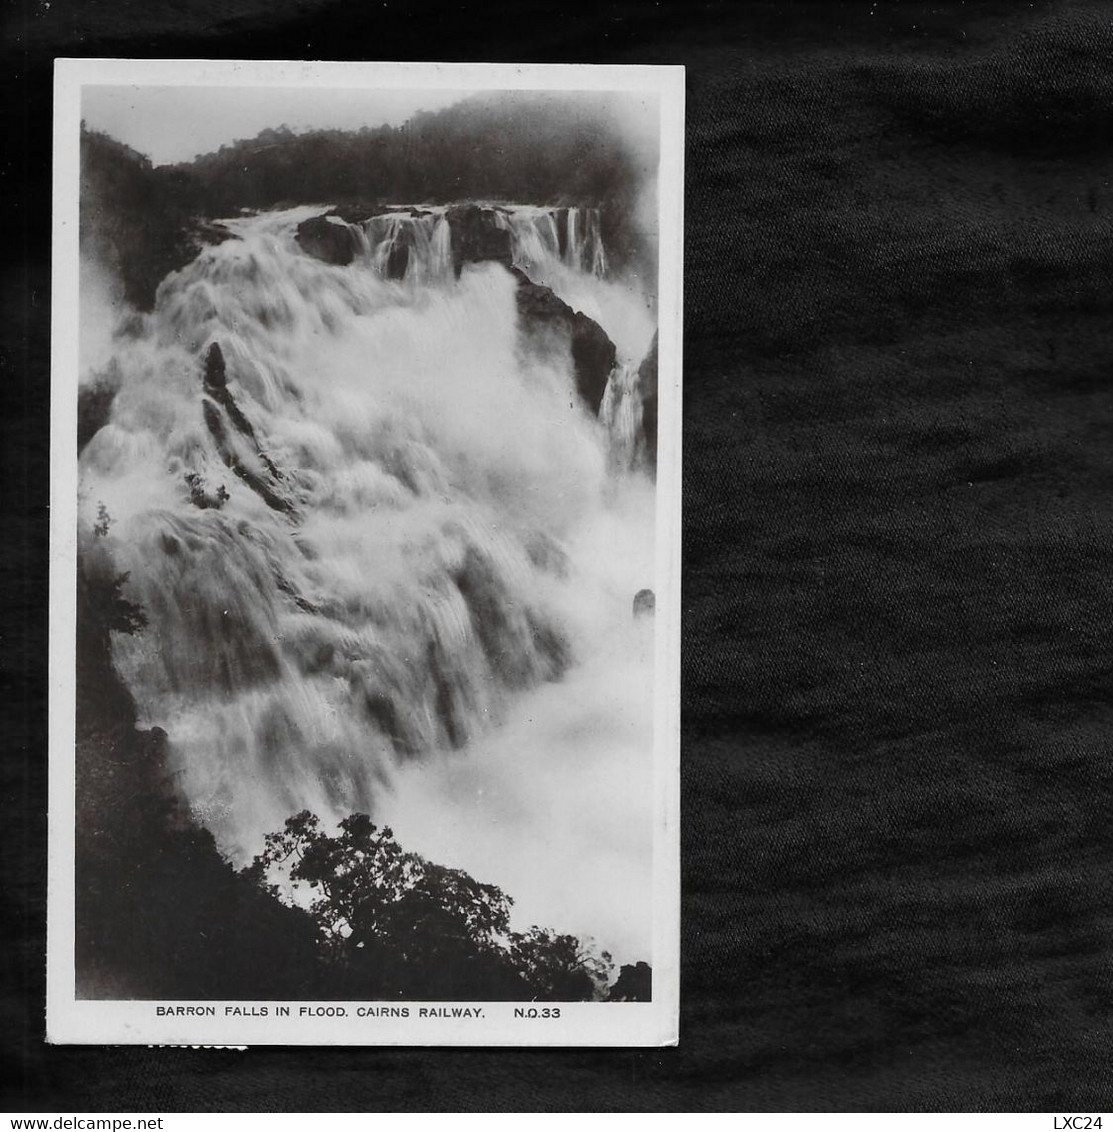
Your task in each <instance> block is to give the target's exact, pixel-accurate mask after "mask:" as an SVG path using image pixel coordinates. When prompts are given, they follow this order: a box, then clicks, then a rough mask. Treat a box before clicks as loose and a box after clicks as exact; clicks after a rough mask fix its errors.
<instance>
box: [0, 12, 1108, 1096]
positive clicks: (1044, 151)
mask: <svg viewBox="0 0 1113 1132" xmlns="http://www.w3.org/2000/svg"><path fill="white" fill-rule="evenodd" d="M6 17H7V18H6V24H5V32H4V42H5V49H6V52H7V56H8V59H7V62H6V65H5V68H4V71H5V87H6V89H5V92H4V102H5V114H6V125H7V126H8V129H9V139H8V143H7V145H6V147H5V152H4V154H3V159H2V165H0V170H2V180H3V183H4V185H5V190H6V192H7V194H8V198H9V199H8V203H7V206H6V208H5V211H4V219H5V224H4V239H5V245H6V255H5V261H6V266H5V272H4V287H5V289H4V301H3V309H4V314H5V324H6V334H5V345H6V355H5V358H4V362H3V378H2V385H3V389H4V394H5V397H6V400H7V404H6V409H5V413H4V415H3V429H4V436H3V459H4V463H5V469H4V478H3V484H4V489H5V498H4V504H5V513H6V514H5V533H6V538H5V543H6V554H5V561H4V568H5V574H6V577H5V585H4V592H5V596H6V597H7V599H8V600H9V602H10V603H11V608H10V610H9V612H8V614H7V616H6V623H5V629H4V651H3V662H4V668H3V680H4V700H5V702H6V707H7V709H8V716H9V720H10V722H9V724H8V726H7V728H6V730H5V732H4V748H5V750H4V760H3V764H2V766H3V769H2V772H0V773H2V788H3V797H4V802H5V815H4V836H3V843H4V847H5V848H4V857H5V860H4V867H5V873H4V888H3V903H4V913H5V931H6V938H5V944H4V948H5V955H6V962H5V967H6V971H5V975H6V978H7V979H8V992H7V994H6V996H5V999H4V1018H3V1025H2V1033H3V1039H4V1043H5V1057H6V1059H7V1062H8V1068H9V1072H8V1074H7V1086H6V1096H5V1107H8V1108H25V1109H35V1108H43V1109H49V1108H53V1109H79V1110H86V1111H98V1110H99V1111H104V1110H133V1109H134V1110H138V1109H153V1110H160V1109H161V1110H183V1109H184V1110H203V1109H219V1110H239V1109H242V1110H256V1109H264V1110H283V1109H285V1110H292V1109H298V1108H301V1109H311V1110H315V1109H336V1110H361V1109H369V1110H417V1111H420V1110H457V1111H462V1110H472V1109H475V1110H480V1111H492V1110H519V1111H526V1110H537V1109H542V1110H544V1109H558V1110H566V1111H567V1110H579V1111H583V1110H587V1111H591V1110H608V1109H625V1110H642V1109H645V1110H680V1109H687V1110H700V1109H708V1110H723V1109H728V1110H729V1109H740V1110H744V1109H753V1110H809V1109H824V1108H827V1109H865V1110H868V1109H879V1108H895V1109H925V1108H926V1109H997V1110H1001V1109H1042V1110H1051V1111H1062V1112H1068V1111H1096V1110H1099V1109H1100V1107H1101V1105H1102V1104H1108V1103H1109V1100H1110V1096H1111V1090H1110V1086H1111V1084H1113V1079H1111V1073H1110V1068H1109V1067H1110V1062H1111V1053H1110V1050H1111V1048H1113V1043H1111V1038H1113V1032H1111V1030H1113V1027H1111V1016H1113V1015H1111V1012H1113V966H1111V961H1113V872H1111V867H1113V843H1111V833H1110V818H1111V814H1110V787H1111V780H1113V764H1111V762H1110V745H1111V736H1113V704H1111V701H1110V680H1111V668H1113V651H1111V649H1110V632H1111V617H1113V581H1111V570H1113V509H1111V507H1110V489H1111V487H1113V459H1111V445H1113V416H1111V408H1113V404H1111V401H1113V396H1111V395H1113V387H1111V384H1110V380H1111V361H1113V353H1111V348H1113V326H1111V323H1110V282H1111V272H1110V267H1111V264H1113V245H1111V230H1110V218H1111V216H1113V186H1111V185H1110V181H1109V175H1110V171H1111V167H1113V153H1111V150H1110V132H1111V126H1113V102H1111V99H1110V96H1111V94H1113V70H1111V68H1110V66H1109V62H1108V60H1109V58H1110V55H1111V50H1113V31H1111V25H1113V21H1111V19H1110V8H1109V7H1108V6H1107V5H1104V4H1098V3H1086V2H1078V3H1073V2H1069V0H1047V2H1039V3H1032V4H1015V3H1008V4H1005V3H1001V4H991V3H990V4H987V3H981V4H978V3H936V4H930V5H929V4H922V3H912V2H901V0H875V2H872V3H871V2H869V0H860V2H857V0H856V2H844V3H827V4H814V5H813V4H809V3H793V2H785V3H779V4H777V3H757V4H745V3H725V2H724V3H718V2H715V3H691V2H688V3H681V2H679V0H662V2H661V3H657V4H649V3H645V4H633V3H629V4H622V3H614V2H609V0H601V2H598V3H594V4H592V5H590V6H585V7H584V8H582V9H581V8H579V7H573V6H572V5H567V6H565V5H563V4H559V3H553V2H550V3H548V4H537V5H533V6H531V7H530V8H529V9H527V10H526V11H522V10H521V9H520V8H519V7H518V6H515V5H494V4H491V5H479V4H476V3H471V2H466V3H454V4H443V5H440V6H438V5H437V4H436V3H433V4H424V5H421V6H420V7H419V6H417V5H410V4H406V3H395V2H390V3H389V4H382V3H374V4H370V3H368V4H347V3H333V2H329V0H265V2H264V0H236V2H229V0H205V2H204V3H202V2H199V0H173V2H171V0H162V2H155V3H144V2H133V0H85V2H83V3H79V2H76V0H74V2H70V3H63V2H62V0H52V2H51V3H49V4H48V3H46V0H17V2H15V3H9V4H8V5H7V8H6ZM68 54H78V55H85V54H89V55H117V56H143V55H155V56H184V57H207V56H212V57H226V56H231V57H235V56H247V57H269V56H277V57H287V58H290V57H292V58H297V57H304V58H347V57H362V58H384V59H409V58H433V59H461V60H477V59H491V60H496V59H504V60H515V59H521V60H530V61H533V60H539V61H577V62H578V61H592V62H675V63H683V64H686V66H687V68H688V148H687V189H686V191H687V207H686V215H687V228H686V272H685V290H686V316H685V317H686V357H685V375H684V380H685V398H686V404H685V412H684V445H685V463H684V474H685V488H684V504H685V522H684V539H685V552H684V569H685V574H684V664H683V709H684V710H683V756H682V757H683V807H684V809H683V816H684V832H683V882H684V901H683V988H682V989H683V1015H682V1034H681V1042H680V1046H679V1048H677V1049H671V1050H662V1051H640V1052H639V1051H629V1050H618V1051H605V1052H590V1051H560V1052H554V1051H515V1050H507V1051H498V1050H478V1051H451V1050H450V1051H419V1050H400V1051H389V1050H388V1051H379V1050H373V1049H372V1050H360V1049H343V1050H313V1049H296V1050H269V1049H257V1050H252V1051H250V1052H248V1053H235V1052H221V1051H203V1050H197V1051H189V1050H152V1049H145V1048H130V1049H119V1048H118V1049H99V1048H87V1049H60V1048H46V1047H44V1046H43V1044H42V1031H43V1027H42V1002H43V976H42V965H43V933H44V898H45V891H44V887H45V886H44V879H43V878H44V869H45V818H44V811H45V785H44V784H45V777H44V772H45V762H44V760H45V691H46V685H45V664H44V656H45V634H46V620H45V612H44V611H45V599H46V592H45V570H46V561H47V559H46V502H47V495H46V491H47V472H48V445H47V435H48V430H47V419H48V414H47V397H48V366H47V331H48V309H49V263H48V247H49V164H50V117H49V115H50V59H51V57H52V56H54V55H68Z"/></svg>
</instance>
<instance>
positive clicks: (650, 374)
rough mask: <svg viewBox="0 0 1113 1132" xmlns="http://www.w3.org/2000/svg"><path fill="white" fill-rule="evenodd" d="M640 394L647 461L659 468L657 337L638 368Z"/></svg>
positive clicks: (654, 336) (655, 336) (654, 337)
mask: <svg viewBox="0 0 1113 1132" xmlns="http://www.w3.org/2000/svg"><path fill="white" fill-rule="evenodd" d="M638 392H639V393H640V394H641V399H642V439H643V440H644V441H645V454H646V459H647V460H648V461H649V464H650V465H651V466H652V467H656V466H657V335H656V334H654V335H653V345H652V346H650V347H649V353H647V354H646V355H645V357H644V358H643V359H642V364H641V365H640V366H638Z"/></svg>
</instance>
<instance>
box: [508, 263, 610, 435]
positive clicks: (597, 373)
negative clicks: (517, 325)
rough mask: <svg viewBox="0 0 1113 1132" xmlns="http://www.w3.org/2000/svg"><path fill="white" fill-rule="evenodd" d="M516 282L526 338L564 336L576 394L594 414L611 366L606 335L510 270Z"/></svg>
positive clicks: (544, 289) (547, 291) (546, 289)
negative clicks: (570, 357)
mask: <svg viewBox="0 0 1113 1132" xmlns="http://www.w3.org/2000/svg"><path fill="white" fill-rule="evenodd" d="M511 271H512V272H513V274H514V277H515V278H516V279H517V280H518V292H517V296H516V298H517V302H518V318H519V320H520V322H521V326H522V330H523V332H524V333H525V334H526V336H527V337H540V338H543V337H545V336H546V335H551V334H554V333H555V334H560V335H567V337H568V340H569V344H570V346H571V349H572V370H573V373H574V374H575V378H576V392H577V393H579V395H580V397H581V398H582V399H583V401H584V402H585V404H587V406H588V407H589V408H590V409H591V411H592V412H593V413H596V414H598V412H599V406H600V405H601V404H602V403H603V393H604V391H605V390H606V388H607V381H608V379H609V378H610V376H611V371H612V370H613V369H614V366H615V356H616V355H615V345H614V343H613V342H612V341H611V340H610V338H608V337H607V332H606V331H605V330H604V329H603V328H602V327H601V326H600V325H599V324H598V323H597V322H596V321H595V320H594V319H591V318H588V316H587V315H586V314H583V313H582V312H580V311H576V310H573V309H572V308H571V307H570V306H569V305H568V304H567V303H566V302H564V301H563V300H561V299H559V298H557V296H556V295H555V294H553V291H552V289H551V288H549V287H542V286H540V285H539V284H537V283H532V282H530V279H529V277H528V276H527V275H526V274H525V273H524V272H523V271H520V270H518V269H517V268H512V269H511Z"/></svg>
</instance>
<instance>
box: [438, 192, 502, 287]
mask: <svg viewBox="0 0 1113 1132" xmlns="http://www.w3.org/2000/svg"><path fill="white" fill-rule="evenodd" d="M446 217H447V219H448V225H449V231H450V232H451V234H452V263H453V266H454V267H455V269H456V276H457V278H459V275H460V272H461V270H463V266H464V264H465V263H482V262H484V261H485V260H493V261H494V262H495V263H501V264H502V265H503V266H504V267H510V265H511V264H512V263H513V255H512V248H511V238H510V230H509V229H508V228H500V227H499V224H498V220H497V219H496V217H497V213H496V211H495V210H494V209H493V208H483V207H482V206H480V205H478V204H463V205H456V206H454V207H453V208H450V209H449V210H448V212H447V213H446Z"/></svg>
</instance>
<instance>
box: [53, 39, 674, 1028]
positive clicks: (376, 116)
mask: <svg viewBox="0 0 1113 1132" xmlns="http://www.w3.org/2000/svg"><path fill="white" fill-rule="evenodd" d="M56 75H57V80H56V81H57V84H58V85H57V88H56V89H57V92H58V94H57V100H56V138H55V144H56V155H57V158H58V162H57V165H56V180H55V194H56V195H55V223H56V245H55V271H56V278H57V279H58V281H59V282H58V283H56V290H55V295H54V318H55V322H54V343H53V354H54V383H53V389H52V400H53V413H54V419H53V427H54V441H55V453H56V455H55V458H54V465H53V484H52V493H53V500H54V509H53V513H52V523H53V524H54V527H53V532H54V537H53V550H52V599H53V605H52V629H51V632H52V672H53V676H54V685H53V693H52V704H51V726H52V734H51V752H50V758H51V870H52V872H51V875H52V882H53V883H54V887H53V889H52V893H51V907H50V943H49V946H50V952H49V955H50V967H49V972H48V980H49V990H48V995H49V1018H48V1037H49V1039H50V1040H52V1041H59V1042H90V1041H96V1042H99V1041H106V1040H111V1041H116V1042H120V1041H124V1042H127V1041H142V1042H150V1041H155V1042H185V1041H202V1042H207V1043H241V1044H258V1043H263V1044H276V1043H281V1044H291V1043H305V1044H347V1045H353V1044H354V1045H363V1044H367V1045H375V1044H388V1045H389V1044H419V1045H420V1044H433V1045H435V1044H485V1045H490V1044H510V1045H514V1044H522V1045H533V1044H541V1045H546V1044H555V1045H561V1044H565V1045H568V1044H576V1045H591V1044H625V1045H662V1044H668V1043H669V1042H671V1041H674V1040H675V1037H676V1012H677V995H678V992H677V978H678V962H677V954H676V948H677V943H676V939H677V936H678V931H679V926H678V919H679V893H678V883H679V870H678V857H677V854H678V799H677V791H676V779H677V774H678V768H677V756H678V726H679V710H678V702H679V568H678V567H679V442H680V437H679V404H680V368H679V359H680V298H679V296H680V276H679V246H680V245H679V241H680V221H681V199H680V191H681V186H680V170H681V145H682V126H681V123H682V114H683V109H682V102H683V70H682V69H681V68H675V67H673V68H651V67H650V68H626V69H623V68H590V67H588V68H575V67H565V68H559V67H550V68H532V69H531V68H497V67H485V66H478V65H477V66H467V65H460V66H456V67H434V66H426V67H422V66H406V65H401V64H399V65H394V66H371V65H368V66H354V65H350V66H342V65H333V66H331V67H330V66H327V65H315V64H286V65H282V64H272V65H262V64H246V63H241V64H228V63H224V64H215V63H213V64H201V63H198V64H188V63H176V64H159V63H150V62H147V63H128V62H121V61H106V60H103V61H60V62H59V64H58V69H57V72H56ZM67 445H68V446H69V453H72V455H70V454H69V453H67V451H66V446H67Z"/></svg>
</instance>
